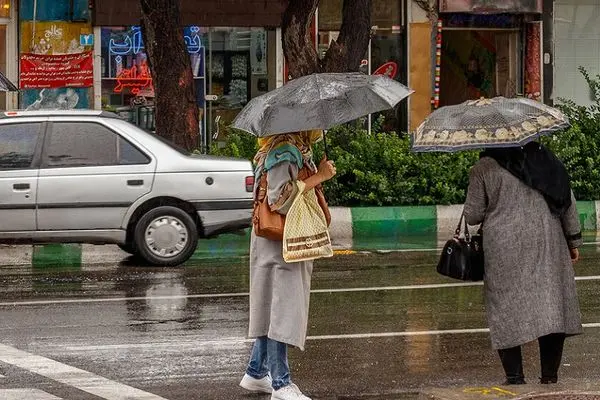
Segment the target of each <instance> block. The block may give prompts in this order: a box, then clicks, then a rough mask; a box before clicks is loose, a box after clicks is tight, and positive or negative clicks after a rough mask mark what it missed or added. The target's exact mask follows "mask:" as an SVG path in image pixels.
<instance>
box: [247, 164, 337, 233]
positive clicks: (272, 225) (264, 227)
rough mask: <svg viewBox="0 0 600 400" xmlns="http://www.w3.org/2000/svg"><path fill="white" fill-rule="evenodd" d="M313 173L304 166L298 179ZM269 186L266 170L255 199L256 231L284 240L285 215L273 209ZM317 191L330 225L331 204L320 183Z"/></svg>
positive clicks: (253, 220) (253, 219)
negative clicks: (269, 197)
mask: <svg viewBox="0 0 600 400" xmlns="http://www.w3.org/2000/svg"><path fill="white" fill-rule="evenodd" d="M311 175H313V172H312V171H311V170H309V169H308V168H306V167H304V168H302V169H301V170H300V171H299V172H298V179H299V180H305V179H307V178H308V177H310V176H311ZM267 186H268V183H267V173H266V172H265V173H263V174H262V175H261V177H260V181H259V184H258V192H257V194H256V199H255V201H254V213H253V216H252V223H253V225H254V233H255V234H256V235H257V236H261V237H264V238H267V239H270V240H276V241H281V240H283V227H284V226H285V215H282V214H280V213H278V212H277V211H272V210H271V207H270V206H269V200H268V196H267ZM315 193H316V195H317V200H318V201H319V205H320V206H321V209H322V210H323V213H324V214H325V219H326V220H327V226H329V225H330V224H331V213H330V212H329V206H328V205H327V200H325V195H324V194H323V186H322V185H318V186H317V187H315Z"/></svg>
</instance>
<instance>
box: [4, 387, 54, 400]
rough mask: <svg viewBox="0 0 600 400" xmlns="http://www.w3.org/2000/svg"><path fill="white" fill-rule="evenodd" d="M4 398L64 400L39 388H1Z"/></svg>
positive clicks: (7, 399) (9, 399)
mask: <svg viewBox="0 0 600 400" xmlns="http://www.w3.org/2000/svg"><path fill="white" fill-rule="evenodd" d="M0 399H2V400H62V398H61V397H56V396H53V395H51V394H49V393H46V392H43V391H41V390H38V389H0Z"/></svg>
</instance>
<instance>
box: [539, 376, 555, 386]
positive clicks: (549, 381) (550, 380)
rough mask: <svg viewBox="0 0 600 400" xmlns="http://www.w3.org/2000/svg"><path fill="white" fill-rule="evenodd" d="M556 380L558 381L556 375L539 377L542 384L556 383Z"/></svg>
mask: <svg viewBox="0 0 600 400" xmlns="http://www.w3.org/2000/svg"><path fill="white" fill-rule="evenodd" d="M557 382H558V378H557V377H554V378H545V377H542V378H540V383H541V384H542V385H548V384H550V383H557Z"/></svg>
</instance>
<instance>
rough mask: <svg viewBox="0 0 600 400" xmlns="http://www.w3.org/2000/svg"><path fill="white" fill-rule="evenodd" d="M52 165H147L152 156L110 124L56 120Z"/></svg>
mask: <svg viewBox="0 0 600 400" xmlns="http://www.w3.org/2000/svg"><path fill="white" fill-rule="evenodd" d="M46 159H47V165H48V166H49V167H93V166H106V165H132V164H147V163H148V162H150V159H149V158H148V157H147V156H146V155H145V154H143V153H142V152H140V151H139V150H138V149H137V148H135V147H134V146H133V145H132V144H130V143H129V142H127V141H126V140H125V139H123V138H122V137H121V136H119V135H118V134H116V133H115V132H113V131H111V130H110V129H108V128H107V127H105V126H103V125H100V124H96V123H91V122H55V123H53V124H52V135H51V136H50V143H49V145H48V150H47V157H46Z"/></svg>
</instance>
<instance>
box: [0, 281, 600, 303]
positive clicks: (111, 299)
mask: <svg viewBox="0 0 600 400" xmlns="http://www.w3.org/2000/svg"><path fill="white" fill-rule="evenodd" d="M575 280H576V281H598V280H600V275H590V276H577V277H575ZM470 286H483V282H458V283H432V284H422V285H403V286H369V287H355V288H339V289H314V290H311V291H310V292H311V293H350V292H382V291H396V290H418V289H446V288H456V287H470ZM248 296H249V293H248V292H237V293H204V294H188V295H174V296H138V297H108V298H89V299H64V300H30V301H8V302H0V307H19V306H37V305H51V304H79V303H113V302H123V301H145V300H177V299H218V298H223V297H248Z"/></svg>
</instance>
